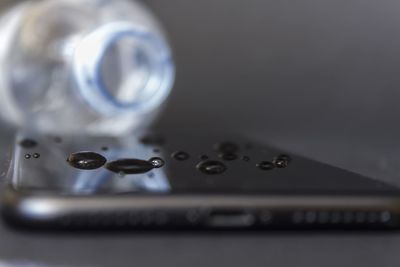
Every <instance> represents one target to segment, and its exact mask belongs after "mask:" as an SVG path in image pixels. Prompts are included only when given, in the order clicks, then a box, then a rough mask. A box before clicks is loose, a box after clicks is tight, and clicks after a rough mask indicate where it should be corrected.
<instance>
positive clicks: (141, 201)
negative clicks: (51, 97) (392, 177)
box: [2, 133, 400, 230]
mask: <svg viewBox="0 0 400 267" xmlns="http://www.w3.org/2000/svg"><path fill="white" fill-rule="evenodd" d="M2 205H3V207H2V214H3V217H4V218H5V219H6V221H7V222H9V223H10V224H12V225H15V226H22V227H29V228H33V229H166V230H167V229H173V230H176V229H260V230H263V229H266V230H268V229H396V228H398V227H399V226H400V222H399V214H400V191H399V189H398V188H397V187H395V186H392V185H389V184H385V183H383V182H380V181H378V180H374V179H370V178H367V177H363V176H361V175H358V174H355V173H352V172H349V171H346V170H342V169H339V168H335V167H332V166H329V165H326V164H323V163H319V162H316V161H313V160H310V159H306V158H303V157H301V156H297V155H294V154H292V153H290V152H287V151H281V150H279V149H276V148H273V147H270V146H267V145H264V144H261V143H260V142H255V141H253V140H248V139H246V138H243V137H236V136H230V135H224V134H220V135H218V134H215V135H209V134H175V133H174V134H165V135H160V134H155V133H149V134H146V135H143V136H139V137H137V138H136V137H128V138H122V139H113V138H105V137H90V138H88V137H82V136H69V137H64V136H62V137H60V136H40V135H34V134H32V133H29V134H19V135H18V136H17V138H16V141H15V148H14V155H13V159H12V162H11V165H10V170H9V173H8V187H7V189H6V192H5V193H4V194H3V201H2Z"/></svg>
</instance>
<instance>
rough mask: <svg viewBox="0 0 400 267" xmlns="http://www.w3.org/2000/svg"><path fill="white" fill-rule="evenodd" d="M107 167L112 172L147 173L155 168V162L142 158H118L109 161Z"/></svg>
mask: <svg viewBox="0 0 400 267" xmlns="http://www.w3.org/2000/svg"><path fill="white" fill-rule="evenodd" d="M105 167H106V169H108V170H110V171H112V172H115V173H120V172H124V173H125V174H139V173H146V172H148V171H150V170H152V169H154V166H153V164H151V163H150V162H149V161H147V160H141V159H118V160H115V161H112V162H109V163H107V164H106V165H105Z"/></svg>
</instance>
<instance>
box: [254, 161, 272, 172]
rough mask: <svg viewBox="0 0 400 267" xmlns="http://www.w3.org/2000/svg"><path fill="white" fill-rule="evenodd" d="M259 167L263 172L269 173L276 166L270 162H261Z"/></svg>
mask: <svg viewBox="0 0 400 267" xmlns="http://www.w3.org/2000/svg"><path fill="white" fill-rule="evenodd" d="M257 167H258V168H260V169H261V170H264V171H268V170H272V169H273V168H274V167H275V166H274V164H273V163H272V162H270V161H261V162H260V163H258V164H257Z"/></svg>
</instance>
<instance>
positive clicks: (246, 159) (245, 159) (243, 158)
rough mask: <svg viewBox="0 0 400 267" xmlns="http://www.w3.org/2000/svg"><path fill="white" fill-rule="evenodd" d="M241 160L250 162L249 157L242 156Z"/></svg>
mask: <svg viewBox="0 0 400 267" xmlns="http://www.w3.org/2000/svg"><path fill="white" fill-rule="evenodd" d="M242 160H243V161H250V157H249V156H243V157H242Z"/></svg>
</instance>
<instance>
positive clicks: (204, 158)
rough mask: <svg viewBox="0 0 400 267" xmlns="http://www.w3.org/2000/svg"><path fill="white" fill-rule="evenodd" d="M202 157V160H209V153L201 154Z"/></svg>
mask: <svg viewBox="0 0 400 267" xmlns="http://www.w3.org/2000/svg"><path fill="white" fill-rule="evenodd" d="M200 159H201V160H207V159H208V156H207V155H201V156H200Z"/></svg>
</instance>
